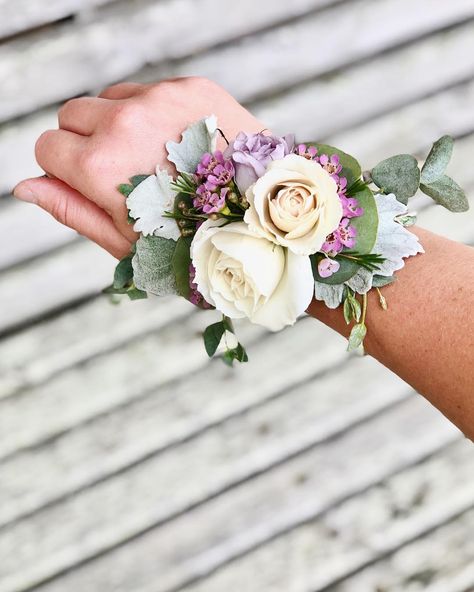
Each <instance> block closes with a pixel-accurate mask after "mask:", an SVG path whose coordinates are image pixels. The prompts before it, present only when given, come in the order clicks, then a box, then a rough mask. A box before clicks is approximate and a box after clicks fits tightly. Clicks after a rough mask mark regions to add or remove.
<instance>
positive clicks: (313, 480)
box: [0, 398, 459, 592]
mask: <svg viewBox="0 0 474 592" xmlns="http://www.w3.org/2000/svg"><path fill="white" fill-rule="evenodd" d="M242 436H243V437H242V440H241V441H237V442H235V441H233V439H232V438H230V440H229V441H228V443H227V440H226V432H225V431H223V432H222V434H221V437H220V438H219V439H218V442H219V445H218V446H216V442H213V443H211V444H210V446H209V449H208V452H207V454H206V455H204V451H203V450H200V453H199V454H197V455H196V457H195V459H194V461H193V463H192V465H191V466H188V465H187V463H186V465H185V464H184V461H183V459H184V456H183V449H181V450H180V451H179V453H178V455H177V456H173V455H172V451H170V454H169V455H168V458H169V460H168V462H166V460H165V459H166V457H165V455H163V456H162V457H161V458H159V459H156V460H155V463H154V464H155V469H152V468H151V467H152V464H150V463H153V461H150V463H144V464H142V465H140V466H139V467H137V468H136V469H132V470H130V471H127V473H125V474H124V475H122V476H120V477H118V479H122V480H123V483H122V486H121V487H119V486H118V484H117V482H116V481H115V482H114V481H110V482H106V483H103V484H100V485H98V486H97V487H95V488H93V489H91V490H88V491H86V492H84V493H82V494H81V495H79V496H77V497H76V498H74V499H73V500H71V501H70V502H65V504H61V505H59V506H56V507H54V508H51V509H47V510H45V511H44V512H43V513H41V514H40V515H38V516H36V517H35V519H34V520H30V521H27V522H25V523H21V522H20V523H18V524H17V525H15V526H13V527H12V529H10V531H5V532H4V535H3V537H1V535H0V549H1V552H2V557H3V562H2V566H1V567H0V570H2V571H1V573H2V576H3V587H4V588H5V592H10V591H13V590H18V589H22V588H23V587H25V586H26V585H28V584H30V585H31V583H33V582H36V581H38V579H41V578H44V577H48V576H50V575H52V573H54V572H55V571H56V570H57V569H58V568H60V567H61V566H63V567H66V566H69V565H71V564H72V563H74V562H75V561H77V560H80V559H81V558H83V557H84V556H88V555H95V554H96V553H97V552H98V551H99V550H100V549H103V548H104V546H105V547H106V546H107V545H111V544H114V542H117V540H122V539H123V538H124V537H127V536H130V535H132V534H133V533H135V534H136V532H137V529H138V530H139V529H142V528H147V527H149V526H150V523H152V522H153V521H154V520H160V519H161V518H162V517H163V516H166V515H167V514H169V511H170V508H169V504H175V503H176V502H177V501H178V500H180V499H182V498H183V496H190V495H192V493H193V492H194V493H195V492H196V491H197V490H200V489H201V488H203V487H204V489H207V491H206V494H205V495H206V496H209V494H210V493H211V492H212V484H213V476H214V472H217V471H218V469H217V467H218V466H219V464H221V463H222V465H223V466H224V471H225V467H226V466H227V459H228V456H229V454H232V451H233V450H234V449H235V447H237V449H238V448H239V447H241V446H245V445H246V444H247V438H245V434H242ZM458 438H459V434H458V431H457V430H456V429H455V428H453V426H452V425H450V424H449V423H448V422H446V420H445V419H444V418H443V417H442V416H441V415H440V414H439V413H438V412H437V411H435V410H434V409H433V408H432V407H430V406H428V405H427V404H426V402H425V401H423V400H422V399H421V398H411V399H410V400H408V401H406V402H404V403H403V404H401V405H399V406H398V407H397V408H396V409H393V410H392V411H391V413H389V414H383V415H381V416H377V417H375V418H373V419H372V420H370V421H368V422H364V423H363V424H362V425H360V426H357V427H355V428H354V429H352V430H348V431H346V432H344V433H343V434H341V435H340V437H338V438H336V439H334V440H332V441H329V442H327V443H326V444H323V445H321V446H318V447H316V448H315V449H311V450H309V451H308V452H307V453H304V454H302V455H300V456H299V457H298V458H296V459H292V461H291V463H285V464H283V465H280V466H276V467H275V468H273V469H272V470H270V471H267V472H266V473H265V474H263V475H261V476H260V477H256V478H254V479H252V480H250V481H246V482H244V483H242V484H241V485H240V486H238V487H235V488H233V489H232V490H230V491H228V492H227V493H226V494H225V495H221V496H218V497H217V498H214V499H212V500H210V501H208V502H207V503H206V504H205V505H203V506H201V507H199V508H196V509H195V510H193V511H192V512H189V513H188V515H187V516H186V523H187V525H188V526H187V527H186V528H185V529H184V530H183V529H182V524H181V529H180V530H181V534H182V538H181V539H180V540H177V539H176V538H174V539H171V538H170V537H169V536H166V527H163V528H162V529H160V528H158V529H154V530H151V531H150V532H148V533H146V534H143V535H142V536H141V537H140V538H138V539H135V540H133V541H130V542H129V543H128V545H127V547H126V548H118V549H117V550H116V551H114V552H112V553H109V554H107V555H104V556H102V557H100V558H98V559H96V560H95V561H94V562H93V563H92V564H90V565H88V566H87V568H86V569H84V570H81V569H79V570H77V571H75V572H72V573H71V574H70V576H69V577H67V576H66V578H65V580H64V581H62V582H60V583H59V582H58V585H59V584H60V585H62V586H63V588H62V589H63V590H64V589H67V590H70V591H71V592H74V590H79V589H81V590H84V589H90V587H91V586H92V583H94V585H95V586H96V587H97V588H99V589H104V588H105V589H107V587H108V589H113V590H115V591H116V592H121V591H124V592H125V591H126V590H127V591H128V590H130V589H131V588H132V589H138V590H140V591H141V592H145V591H146V592H148V591H150V592H151V590H154V591H155V592H156V591H157V590H160V592H161V591H164V590H170V589H172V588H173V586H174V585H175V583H176V578H177V577H178V578H179V579H180V580H181V581H182V580H183V579H184V578H185V575H186V574H185V572H184V566H185V562H184V559H185V557H186V556H185V555H184V556H183V553H184V552H185V549H186V538H187V537H188V536H189V537H191V538H192V540H196V539H195V538H194V537H195V536H197V537H198V538H199V540H201V541H204V540H205V542H206V549H207V550H208V551H207V552H205V553H204V554H203V555H201V556H200V557H199V560H198V561H197V562H196V563H194V566H193V571H194V574H195V575H196V574H197V573H199V574H202V575H204V574H206V573H207V572H208V571H211V570H214V569H215V568H217V567H218V566H219V565H221V564H222V562H227V561H228V560H230V559H232V558H233V557H236V556H238V555H240V554H242V553H246V552H249V551H250V550H251V549H253V548H254V547H255V546H256V545H259V544H262V543H265V542H267V541H268V540H270V539H272V538H273V537H275V536H277V535H278V534H282V533H284V532H286V531H287V530H289V529H292V528H294V527H296V526H297V525H299V524H301V523H304V522H306V521H308V520H310V519H313V518H315V517H316V516H318V515H319V514H321V513H322V512H325V511H327V509H328V508H330V507H332V506H333V505H334V504H336V503H340V502H341V501H342V500H343V499H345V498H347V497H348V496H349V497H350V496H353V495H356V494H357V493H360V492H362V491H364V490H365V489H367V488H368V487H370V486H371V485H373V484H375V483H378V482H380V481H381V480H382V479H384V478H386V477H388V476H389V475H390V474H392V473H394V472H396V471H399V470H402V469H404V468H406V467H408V466H411V465H413V464H414V463H416V462H419V461H421V460H422V459H424V458H425V457H426V456H428V455H430V454H433V453H434V452H435V451H437V450H440V449H441V448H442V447H443V446H445V445H446V444H447V443H449V442H453V441H455V440H456V439H458ZM211 441H212V438H211ZM240 442H241V443H240ZM189 445H190V446H191V447H193V446H194V447H196V448H195V450H196V452H197V451H198V450H199V448H198V447H197V442H190V443H189ZM254 447H255V445H254ZM237 452H238V450H237ZM205 458H209V459H210V462H209V465H207V464H206V462H205ZM355 458H356V459H357V463H355V462H354V460H353V459H355ZM171 459H172V460H171ZM180 459H181V460H180ZM139 475H142V478H141V479H140V477H139ZM126 492H128V494H127V493H126ZM183 519H184V517H183ZM76 521H77V522H76ZM109 521H110V523H109ZM108 523H109V526H107V524H108ZM51 524H55V525H57V527H56V528H54V529H51V528H49V527H48V525H51ZM187 528H189V530H187ZM76 529H77V530H76ZM193 533H194V534H193ZM38 536H41V544H40V545H39V544H38V543H36V544H35V541H36V540H38V541H39V539H38V538H37V537H38ZM173 540H174V541H175V543H174V545H176V546H174V545H173ZM68 541H75V542H74V544H72V545H68ZM39 546H40V548H38V547H39ZM172 557H174V560H173V561H175V562H176V563H177V564H178V566H179V567H178V569H176V571H175V572H174V574H172V576H171V578H170V579H169V580H168V581H166V575H167V572H166V570H167V569H169V566H170V565H171V561H172ZM191 563H193V562H192V561H191ZM20 566H22V568H21V570H20V569H19V567H20ZM25 566H27V567H25ZM157 573H159V574H160V578H157V577H156V574H157ZM168 573H169V572H168ZM49 587H50V589H53V590H54V588H52V585H51V584H49ZM56 589H58V588H56Z"/></svg>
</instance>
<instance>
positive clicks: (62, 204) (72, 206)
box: [13, 177, 131, 259]
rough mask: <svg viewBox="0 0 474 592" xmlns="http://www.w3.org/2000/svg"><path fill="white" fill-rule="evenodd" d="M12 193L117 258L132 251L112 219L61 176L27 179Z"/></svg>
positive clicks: (129, 243) (128, 242)
mask: <svg viewBox="0 0 474 592" xmlns="http://www.w3.org/2000/svg"><path fill="white" fill-rule="evenodd" d="M13 195H14V196H15V197H16V198H18V199H20V200H22V201H27V202H30V203H35V204H37V205H38V206H39V207H40V208H42V209H43V210H46V211H47V212H48V213H49V214H51V215H52V216H53V217H54V218H56V220H58V221H59V222H60V223H61V224H64V225H65V226H68V227H69V228H72V229H73V230H76V231H77V232H78V233H79V234H82V235H83V236H85V237H87V238H89V239H90V240H92V241H93V242H95V243H97V244H98V245H99V246H101V247H102V248H103V249H105V250H106V251H108V252H109V253H111V254H112V255H113V256H114V257H116V258H117V259H121V258H122V257H124V256H125V255H127V254H128V253H129V252H130V248H131V242H130V241H129V240H127V239H126V238H124V236H123V235H122V234H121V233H120V232H119V231H118V230H117V228H116V227H115V225H114V223H113V221H112V218H111V217H110V216H109V215H108V214H107V213H106V212H104V210H102V209H100V208H99V207H98V206H97V205H96V204H95V203H93V202H91V201H89V200H88V199H87V198H86V197H84V196H83V195H81V194H80V193H79V192H78V191H76V190H75V189H71V188H70V187H68V186H67V185H66V184H65V183H63V182H62V181H59V180H58V179H48V178H46V177H37V178H34V179H26V180H25V181H22V182H21V183H19V184H18V185H17V186H16V187H15V189H14V190H13Z"/></svg>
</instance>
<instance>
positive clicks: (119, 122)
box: [110, 99, 144, 129]
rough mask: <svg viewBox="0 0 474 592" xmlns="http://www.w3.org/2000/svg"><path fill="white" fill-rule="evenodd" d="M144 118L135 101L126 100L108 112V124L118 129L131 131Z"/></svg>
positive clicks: (139, 106)
mask: <svg viewBox="0 0 474 592" xmlns="http://www.w3.org/2000/svg"><path fill="white" fill-rule="evenodd" d="M143 118H144V108H143V105H141V104H140V103H139V102H138V101H137V100H133V99H127V100H125V101H124V102H123V103H119V104H117V105H115V106H114V107H113V108H112V109H111V111H110V120H111V121H110V123H111V125H113V126H114V127H118V128H120V129H124V128H125V129H131V128H133V127H135V126H136V125H137V124H138V123H139V122H140V121H142V120H143Z"/></svg>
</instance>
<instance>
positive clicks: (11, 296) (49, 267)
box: [0, 220, 116, 333]
mask: <svg viewBox="0 0 474 592" xmlns="http://www.w3.org/2000/svg"><path fill="white" fill-rule="evenodd" d="M18 223H20V220H19V221H18ZM115 265H116V260H115V259H114V258H113V257H112V256H111V255H109V254H108V253H106V251H104V250H103V249H100V248H99V247H98V246H97V245H95V244H93V243H91V242H86V241H85V240H84V241H82V240H81V241H78V242H76V243H73V244H71V245H69V246H68V248H67V249H62V250H60V251H56V252H54V253H53V254H51V255H47V256H45V257H43V258H41V259H38V260H37V259H35V260H33V261H32V262H30V263H29V264H28V265H26V266H22V267H15V268H13V269H11V270H9V271H8V272H6V273H4V274H3V275H2V291H1V294H0V304H1V307H2V310H4V311H8V315H7V314H3V315H2V317H0V333H1V332H2V331H5V330H7V329H11V328H12V327H14V326H16V325H17V324H18V323H23V322H26V321H28V320H30V319H33V318H35V317H37V316H38V315H41V314H44V313H46V312H49V311H52V310H54V309H56V308H58V307H61V306H64V304H66V303H71V302H74V301H78V300H80V299H81V298H84V297H86V296H91V295H96V294H98V293H100V290H101V289H102V288H104V287H105V286H107V285H108V284H110V282H111V278H112V277H113V270H114V267H115ZM33 286H34V290H35V292H34V295H32V294H31V290H32V287H33Z"/></svg>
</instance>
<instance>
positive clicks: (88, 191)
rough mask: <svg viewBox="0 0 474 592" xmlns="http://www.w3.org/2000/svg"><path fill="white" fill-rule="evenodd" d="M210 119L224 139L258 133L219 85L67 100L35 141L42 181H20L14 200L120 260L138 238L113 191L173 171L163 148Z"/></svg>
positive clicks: (187, 83) (126, 86)
mask: <svg viewBox="0 0 474 592" xmlns="http://www.w3.org/2000/svg"><path fill="white" fill-rule="evenodd" d="M210 114H215V115H216V116H217V118H218V121H219V127H220V128H221V129H222V130H223V131H224V133H225V135H226V136H227V137H233V136H235V135H236V134H237V133H238V131H240V130H244V131H247V132H256V131H259V130H261V129H262V128H263V127H264V126H263V124H262V123H260V122H259V121H258V120H257V119H256V118H255V117H253V116H252V115H251V114H250V113H249V112H248V111H247V110H246V109H244V108H243V107H242V106H241V105H240V104H239V103H238V102H237V101H236V100H235V99H234V98H233V97H232V96H231V95H229V94H228V93H227V92H226V91H225V90H224V89H223V88H221V87H220V86H219V85H217V84H215V83H213V82H211V81H210V80H207V79H203V78H197V77H190V78H176V79H170V80H165V81H163V82H159V83H156V84H147V85H144V84H137V83H122V84H117V85H114V86H111V87H108V88H106V89H105V90H104V91H102V92H101V93H100V94H99V96H98V97H80V98H77V99H72V100H70V101H68V102H66V103H65V104H64V105H63V106H62V107H61V108H60V109H59V112H58V123H59V129H56V130H47V131H45V132H44V133H43V134H41V136H40V137H39V138H38V140H37V142H36V147H35V153H36V159H37V161H38V164H39V165H40V166H41V168H42V169H43V170H44V171H45V172H46V173H47V175H48V177H36V178H33V179H26V180H24V181H21V182H20V183H19V184H18V185H17V186H16V187H15V189H14V195H15V197H17V198H18V199H21V200H23V201H28V202H32V203H35V204H37V205H38V206H40V207H41V208H43V209H44V210H46V211H47V212H49V213H50V214H51V215H52V216H54V218H56V219H57V220H58V221H59V222H60V223H61V224H64V225H66V226H69V227H70V228H72V229H74V230H76V231H77V232H79V233H80V234H82V235H84V236H86V237H87V238H89V239H91V240H92V241H94V242H96V243H97V244H98V245H100V246H101V247H103V248H104V249H106V250H107V251H109V252H110V253H111V254H112V255H114V256H115V257H117V258H121V257H123V256H124V255H126V254H127V253H128V252H129V250H130V247H131V244H132V242H134V241H135V240H136V239H137V235H136V233H135V232H134V231H133V229H132V227H131V226H130V225H129V224H128V222H127V209H126V206H125V198H124V197H123V196H122V195H121V194H120V193H119V192H118V191H117V185H119V184H120V183H121V182H127V180H128V178H129V177H131V176H132V175H135V174H138V173H144V174H145V173H153V172H154V169H155V167H156V165H157V164H160V165H161V166H162V167H163V168H167V169H168V170H169V171H170V172H173V166H172V164H171V163H170V162H169V161H168V160H167V158H166V156H167V155H166V150H165V143H166V142H167V141H168V140H179V139H180V135H181V132H182V131H183V130H184V129H185V128H186V127H187V126H188V125H189V124H190V123H192V122H194V121H196V120H198V119H201V118H202V117H205V116H206V115H210ZM219 141H220V142H222V139H220V140H219ZM221 147H222V146H221Z"/></svg>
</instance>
